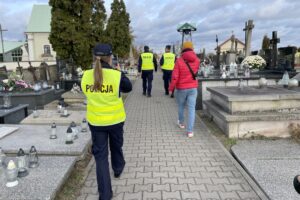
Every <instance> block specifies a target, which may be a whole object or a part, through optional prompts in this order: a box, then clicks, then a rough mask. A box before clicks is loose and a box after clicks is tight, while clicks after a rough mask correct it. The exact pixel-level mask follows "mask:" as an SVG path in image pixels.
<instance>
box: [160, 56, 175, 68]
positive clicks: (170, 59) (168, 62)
mask: <svg viewBox="0 0 300 200" xmlns="http://www.w3.org/2000/svg"><path fill="white" fill-rule="evenodd" d="M163 57H164V64H163V65H162V66H161V68H162V69H165V70H173V69H174V65H175V54H173V53H164V54H163Z"/></svg>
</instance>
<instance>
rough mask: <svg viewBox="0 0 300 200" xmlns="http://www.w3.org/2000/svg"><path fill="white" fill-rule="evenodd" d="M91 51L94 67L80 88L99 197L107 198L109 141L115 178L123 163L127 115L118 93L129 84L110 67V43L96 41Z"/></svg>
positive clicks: (125, 90) (109, 197)
mask: <svg viewBox="0 0 300 200" xmlns="http://www.w3.org/2000/svg"><path fill="white" fill-rule="evenodd" d="M93 54H94V56H95V62H94V68H93V69H91V70H87V71H85V72H84V75H83V77H82V80H81V88H82V91H83V93H84V94H85V96H86V98H87V113H86V118H87V121H88V123H89V127H90V130H91V134H92V152H93V155H94V157H95V161H96V174H97V183H98V192H99V194H100V197H99V199H101V200H109V199H111V198H112V196H113V194H112V188H111V179H110V173H109V164H108V140H109V147H110V152H111V166H112V169H113V171H114V176H115V178H118V177H120V175H121V173H122V171H123V169H124V166H125V160H124V156H123V151H122V146H123V125H124V122H125V118H126V114H125V110H124V105H123V101H122V98H121V92H130V91H131V90H132V85H131V82H130V81H129V79H128V78H127V77H126V76H125V75H124V74H123V73H122V72H121V71H119V70H117V69H113V68H112V67H111V65H112V48H111V46H110V45H108V44H97V45H96V46H95V47H94V49H93Z"/></svg>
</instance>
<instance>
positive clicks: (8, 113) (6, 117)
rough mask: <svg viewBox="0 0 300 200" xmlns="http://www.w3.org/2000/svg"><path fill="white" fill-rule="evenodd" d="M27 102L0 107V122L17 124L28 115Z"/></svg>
mask: <svg viewBox="0 0 300 200" xmlns="http://www.w3.org/2000/svg"><path fill="white" fill-rule="evenodd" d="M27 108H28V104H20V105H17V106H13V107H12V108H9V109H3V108H2V109H0V124H18V123H20V121H22V120H23V119H24V118H25V117H27V116H28V109H27Z"/></svg>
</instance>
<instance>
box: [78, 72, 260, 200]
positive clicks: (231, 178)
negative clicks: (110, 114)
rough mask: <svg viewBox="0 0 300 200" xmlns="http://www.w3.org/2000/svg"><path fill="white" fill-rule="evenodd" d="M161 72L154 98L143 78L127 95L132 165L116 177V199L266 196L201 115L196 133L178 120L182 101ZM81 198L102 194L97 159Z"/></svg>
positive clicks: (128, 147) (91, 199) (127, 154)
mask: <svg viewBox="0 0 300 200" xmlns="http://www.w3.org/2000/svg"><path fill="white" fill-rule="evenodd" d="M161 77H162V75H161V74H159V73H158V74H155V79H154V81H153V91H152V97H151V98H148V97H145V96H143V95H142V88H141V87H142V82H141V80H137V81H136V83H135V85H134V88H133V91H132V93H131V95H129V96H128V98H127V100H126V112H127V121H126V126H125V135H124V138H125V143H124V154H125V159H126V167H125V171H124V173H123V174H122V176H121V178H120V179H115V178H112V185H113V192H114V200H117V199H122V200H123V199H125V200H127V199H138V200H139V199H158V200H159V199H264V195H263V194H262V192H261V191H260V190H259V188H258V187H257V186H256V185H255V184H254V182H253V181H252V180H251V179H250V178H249V177H248V176H247V175H246V174H245V172H244V171H243V170H242V168H241V167H240V166H238V165H237V163H236V161H234V160H233V158H232V157H231V155H230V154H229V153H228V152H227V151H226V150H225V149H224V148H223V146H222V145H221V144H220V143H219V142H218V141H217V140H216V139H215V137H213V136H212V135H211V134H209V130H208V129H207V128H206V126H205V125H204V124H203V123H202V122H201V121H200V119H199V118H197V119H196V125H195V131H194V132H195V134H194V137H193V138H187V137H186V135H185V134H184V131H182V130H180V129H179V128H178V127H177V126H176V123H175V122H176V121H177V106H176V102H175V100H174V99H171V98H170V97H168V96H165V95H164V91H163V81H162V80H161ZM111 171H112V170H111ZM78 199H83V200H96V199H98V194H97V183H96V172H95V164H93V169H92V170H91V172H90V174H89V175H88V178H87V180H86V183H85V186H84V187H83V188H82V191H81V196H80V197H79V198H78Z"/></svg>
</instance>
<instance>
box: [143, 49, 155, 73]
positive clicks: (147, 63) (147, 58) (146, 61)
mask: <svg viewBox="0 0 300 200" xmlns="http://www.w3.org/2000/svg"><path fill="white" fill-rule="evenodd" d="M141 58H142V70H153V69H154V63H153V53H150V52H146V53H142V54H141Z"/></svg>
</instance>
